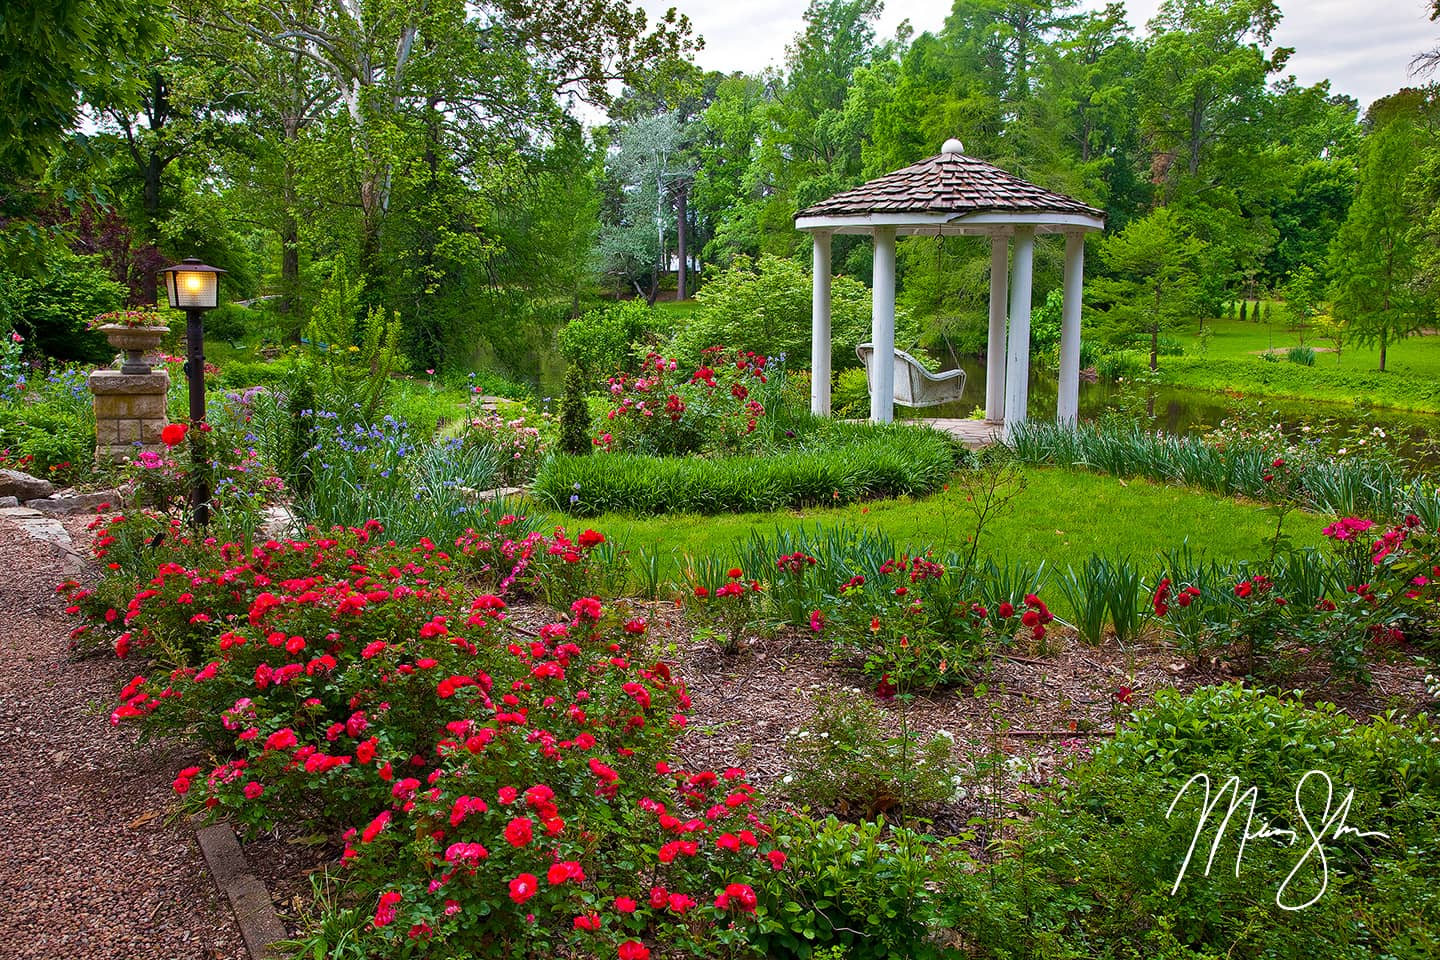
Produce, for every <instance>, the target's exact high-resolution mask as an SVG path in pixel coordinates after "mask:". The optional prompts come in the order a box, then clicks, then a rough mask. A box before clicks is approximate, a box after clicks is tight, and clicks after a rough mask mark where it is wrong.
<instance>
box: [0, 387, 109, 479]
mask: <svg viewBox="0 0 1440 960" xmlns="http://www.w3.org/2000/svg"><path fill="white" fill-rule="evenodd" d="M7 453H8V458H7V459H6V461H5V465H6V466H7V467H10V468H12V469H17V470H23V471H25V472H27V473H31V474H34V475H36V476H39V477H45V478H48V479H50V480H53V481H56V482H58V483H60V484H62V485H63V484H66V483H70V482H74V481H77V480H79V479H81V478H82V477H84V476H86V475H88V474H89V473H90V469H91V466H92V465H93V464H94V461H95V425H94V422H93V419H92V418H91V417H88V416H86V415H85V411H83V410H82V411H77V410H75V409H73V407H72V406H71V405H68V404H62V403H55V402H50V403H20V404H3V405H0V456H6V454H7Z"/></svg>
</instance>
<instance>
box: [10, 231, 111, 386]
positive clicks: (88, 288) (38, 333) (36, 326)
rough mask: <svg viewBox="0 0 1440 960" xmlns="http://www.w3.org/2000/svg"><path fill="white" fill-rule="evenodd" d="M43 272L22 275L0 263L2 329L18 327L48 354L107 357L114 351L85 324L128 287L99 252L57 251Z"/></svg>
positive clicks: (70, 357) (91, 359) (90, 360)
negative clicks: (113, 276)
mask: <svg viewBox="0 0 1440 960" xmlns="http://www.w3.org/2000/svg"><path fill="white" fill-rule="evenodd" d="M48 267H49V273H48V274H46V275H45V276H43V277H28V276H19V275H17V274H14V273H11V272H10V271H9V270H7V269H5V268H3V267H0V333H3V335H5V336H8V335H9V332H10V331H12V330H14V331H18V332H19V333H20V334H21V335H22V336H24V337H25V339H26V340H27V341H29V345H30V348H31V349H35V350H38V351H39V352H40V353H41V354H43V355H44V356H46V357H53V358H56V359H60V360H78V361H83V362H87V363H107V362H109V361H110V359H111V358H112V357H114V355H115V351H114V350H113V349H112V348H111V347H110V346H109V345H108V344H107V343H106V342H105V337H104V335H103V334H99V333H95V332H94V331H92V330H89V329H88V328H87V327H86V324H87V323H89V321H90V320H91V319H92V318H94V317H95V316H96V315H97V314H101V313H106V312H108V311H111V310H118V309H120V307H121V305H122V304H123V303H124V302H125V293H126V291H125V288H124V286H122V285H121V284H118V283H116V282H115V281H114V280H111V279H110V273H109V271H108V270H107V269H106V268H105V267H104V266H103V265H102V264H101V262H100V258H99V257H98V256H94V257H90V256H76V255H73V254H69V253H66V252H63V251H59V250H57V251H55V252H54V253H53V256H52V257H51V258H50V260H49V262H48Z"/></svg>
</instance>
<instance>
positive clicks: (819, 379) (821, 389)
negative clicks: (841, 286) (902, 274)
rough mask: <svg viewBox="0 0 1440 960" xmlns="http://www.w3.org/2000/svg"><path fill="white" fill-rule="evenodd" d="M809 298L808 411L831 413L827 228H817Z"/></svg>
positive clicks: (813, 235)
mask: <svg viewBox="0 0 1440 960" xmlns="http://www.w3.org/2000/svg"><path fill="white" fill-rule="evenodd" d="M811 236H812V238H813V239H814V241H815V250H814V260H813V264H812V283H813V291H814V292H813V294H812V298H811V301H810V412H811V413H813V414H815V416H817V417H828V416H830V231H829V230H816V231H815V232H814V233H813V234H811Z"/></svg>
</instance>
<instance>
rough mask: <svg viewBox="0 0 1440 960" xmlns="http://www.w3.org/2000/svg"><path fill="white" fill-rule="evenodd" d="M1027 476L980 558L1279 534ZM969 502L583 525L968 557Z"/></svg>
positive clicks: (1299, 517)
mask: <svg viewBox="0 0 1440 960" xmlns="http://www.w3.org/2000/svg"><path fill="white" fill-rule="evenodd" d="M1025 476H1026V478H1027V481H1028V485H1027V486H1026V488H1025V490H1024V492H1023V493H1022V494H1020V496H1018V497H1017V498H1016V499H1015V500H1014V501H1013V502H1012V503H1011V505H1010V508H1009V510H1008V511H1007V512H1006V514H1005V515H1003V516H1001V517H999V518H998V519H996V520H995V521H994V522H993V523H991V524H989V525H988V526H987V527H986V529H985V530H984V532H983V534H982V536H981V540H980V550H979V554H980V556H981V557H985V556H990V557H993V558H995V559H996V560H997V561H998V560H1002V559H1003V560H1015V559H1020V558H1024V559H1026V560H1028V561H1030V562H1031V563H1038V562H1039V561H1040V560H1044V561H1046V562H1047V564H1048V565H1051V566H1056V565H1058V566H1059V567H1061V568H1063V567H1065V566H1066V565H1067V564H1068V565H1072V566H1076V567H1078V566H1079V565H1080V564H1081V563H1083V562H1084V561H1085V559H1086V558H1087V557H1089V556H1090V555H1091V554H1092V553H1100V554H1104V555H1106V556H1110V557H1120V556H1125V555H1128V556H1130V557H1132V558H1135V559H1136V560H1144V561H1148V560H1149V559H1151V558H1152V557H1153V556H1154V555H1155V554H1156V553H1157V552H1159V551H1161V550H1166V549H1169V548H1171V547H1176V546H1179V545H1180V544H1182V543H1184V542H1185V541H1187V540H1188V541H1189V542H1190V545H1191V547H1192V549H1193V550H1194V551H1195V553H1196V555H1197V556H1200V555H1203V556H1206V557H1213V558H1216V559H1244V558H1250V557H1259V556H1262V555H1263V554H1265V553H1266V552H1268V547H1266V545H1265V541H1266V538H1267V537H1268V536H1270V535H1271V534H1272V533H1273V532H1274V526H1275V522H1274V518H1273V517H1272V516H1271V515H1270V514H1269V513H1268V512H1267V511H1266V510H1265V508H1264V507H1262V506H1260V505H1258V504H1252V503H1244V502H1239V501H1236V500H1231V499H1227V498H1224V497H1217V496H1214V495H1211V494H1208V493H1204V492H1200V491H1195V490H1189V489H1185V488H1181V487H1170V486H1163V485H1159V484H1153V483H1150V482H1148V481H1145V480H1124V481H1122V480H1119V479H1116V478H1114V477H1109V476H1100V475H1096V474H1091V473H1084V472H1081V471H1077V470H1068V469H1062V468H1028V469H1027V470H1026V472H1025ZM963 496H964V494H963V493H962V492H961V490H960V488H959V486H958V485H952V486H951V488H950V489H949V490H947V491H945V492H942V493H939V494H936V495H935V496H931V497H926V498H924V499H921V500H913V499H908V498H907V499H901V500H886V501H877V502H873V503H868V504H854V505H851V506H847V507H841V508H836V509H813V510H803V511H783V512H777V513H760V514H738V515H724V516H717V517H698V516H684V515H680V516H666V517H658V518H635V517H625V516H620V515H617V514H606V515H604V516H602V517H599V518H597V519H595V520H594V521H593V522H591V523H589V524H585V525H586V526H591V527H593V528H594V529H596V530H599V531H600V532H602V533H604V534H605V535H606V536H607V537H610V538H611V539H614V540H616V541H617V542H618V543H619V544H620V545H621V546H623V547H625V548H627V549H629V550H630V551H632V552H636V551H638V550H639V549H640V548H642V547H643V548H645V549H646V550H647V551H656V550H658V551H659V552H660V553H661V554H674V555H681V554H690V555H696V556H699V555H727V554H726V553H725V551H726V550H727V549H731V548H732V545H734V544H737V543H743V542H744V541H745V539H746V538H747V537H748V536H749V534H750V531H751V530H758V531H761V532H769V531H771V530H773V529H774V528H776V527H777V526H780V527H789V528H795V527H802V526H803V527H812V526H814V525H815V524H825V525H837V524H842V523H852V524H857V525H862V526H866V527H870V528H874V529H878V530H880V531H882V532H884V533H886V534H888V535H889V536H891V537H892V538H893V539H894V540H895V541H896V543H897V544H899V545H900V546H902V547H904V548H908V549H909V550H912V551H918V550H922V549H925V548H927V547H929V548H934V549H936V550H937V552H939V551H952V550H953V551H962V550H966V549H968V545H969V539H970V537H971V536H972V535H973V533H974V529H975V520H974V516H973V514H971V513H970V512H969V511H968V510H967V509H966V505H965V503H964V502H963ZM1327 522H1328V520H1327V519H1322V518H1319V517H1316V516H1313V515H1308V514H1302V513H1294V514H1291V515H1290V517H1289V518H1288V519H1287V520H1286V528H1285V529H1286V532H1287V533H1288V534H1289V535H1290V536H1291V538H1292V541H1293V543H1294V544H1295V545H1296V546H1307V545H1318V544H1319V543H1320V542H1321V540H1322V539H1323V538H1322V537H1321V536H1320V529H1321V527H1322V526H1324V525H1325V523H1327Z"/></svg>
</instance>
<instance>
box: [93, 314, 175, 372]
mask: <svg viewBox="0 0 1440 960" xmlns="http://www.w3.org/2000/svg"><path fill="white" fill-rule="evenodd" d="M99 329H100V332H101V333H103V334H105V339H107V340H109V341H110V346H112V347H114V348H115V349H117V350H123V351H125V363H124V364H123V365H122V366H121V367H120V372H121V373H123V374H127V375H131V376H134V375H142V376H143V375H144V374H148V373H150V372H151V370H150V362H149V361H148V360H146V359H145V354H147V353H150V352H153V351H154V350H156V349H158V348H159V346H160V341H161V340H162V339H163V338H164V336H165V334H167V333H169V332H170V328H169V327H130V326H126V325H125V324H121V323H107V324H105V325H104V326H102V327H100V328H99Z"/></svg>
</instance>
